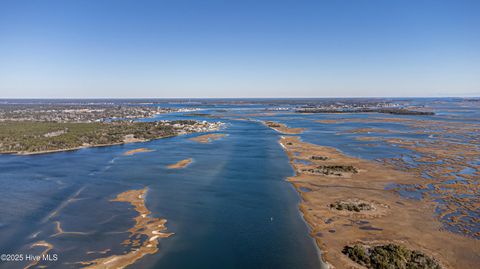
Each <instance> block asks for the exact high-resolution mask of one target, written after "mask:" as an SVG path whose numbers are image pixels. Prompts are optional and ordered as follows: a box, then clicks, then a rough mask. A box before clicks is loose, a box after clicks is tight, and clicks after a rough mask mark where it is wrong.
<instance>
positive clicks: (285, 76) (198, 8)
mask: <svg viewBox="0 0 480 269" xmlns="http://www.w3.org/2000/svg"><path fill="white" fill-rule="evenodd" d="M479 10H480V2H479V1H469V0H462V1H449V0H441V1H433V0H426V1H400V2H393V1H341V2H340V1H248V0H247V1H228V2H223V1H213V0H209V1H201V2H199V1H182V2H179V1H142V2H141V4H140V3H139V2H137V1H110V0H107V1H101V2H99V1H52V0H46V1H32V0H25V1H24V0H20V1H2V3H0V39H1V40H2V42H0V59H1V60H0V98H336V97H338V98H347V97H352V98H357V97H365V98H371V97H387V98H390V97H400V98H404V97H476V96H480V78H479V75H478V74H480V49H479V48H480V32H479V31H478V27H479V26H480V17H479V16H478V11H479Z"/></svg>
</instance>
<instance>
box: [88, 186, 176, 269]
mask: <svg viewBox="0 0 480 269" xmlns="http://www.w3.org/2000/svg"><path fill="white" fill-rule="evenodd" d="M146 193H147V188H144V189H141V190H130V191H126V192H122V193H120V194H119V195H117V197H116V198H115V199H113V200H112V201H113V202H126V203H130V204H131V205H132V206H133V208H134V209H135V211H137V213H138V216H136V217H135V225H134V226H133V227H132V228H130V229H129V230H128V231H129V232H130V237H129V238H128V239H127V240H125V241H124V242H123V243H122V244H123V245H124V246H125V247H126V248H127V249H128V252H125V253H124V254H118V255H111V256H108V257H105V258H98V259H95V260H92V261H86V262H80V264H82V265H85V266H86V267H84V268H88V269H100V268H101V269H106V268H109V269H119V268H125V267H127V266H128V265H131V264H133V263H135V262H136V261H137V260H139V259H141V258H142V257H143V256H145V255H148V254H154V253H156V252H157V251H158V244H159V243H158V239H160V238H165V237H169V236H171V235H172V234H173V233H165V232H163V231H165V230H166V229H167V228H166V227H165V223H166V222H167V220H165V219H160V218H154V217H152V216H150V215H151V212H150V210H148V208H147V207H146V206H145V196H146Z"/></svg>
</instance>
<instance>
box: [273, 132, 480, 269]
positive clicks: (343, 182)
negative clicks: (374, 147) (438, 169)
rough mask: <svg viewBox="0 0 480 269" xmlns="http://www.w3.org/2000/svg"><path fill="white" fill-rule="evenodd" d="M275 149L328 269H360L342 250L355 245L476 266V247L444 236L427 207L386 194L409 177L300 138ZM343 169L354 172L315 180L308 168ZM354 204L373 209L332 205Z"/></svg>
mask: <svg viewBox="0 0 480 269" xmlns="http://www.w3.org/2000/svg"><path fill="white" fill-rule="evenodd" d="M279 144H280V145H281V146H282V148H283V149H284V151H285V152H286V153H287V155H288V158H289V162H290V165H291V166H292V168H293V170H294V173H295V175H294V176H292V177H289V178H288V179H287V181H288V182H290V183H291V184H292V186H293V187H294V188H295V190H296V191H297V192H298V194H299V196H300V198H301V199H300V203H299V212H300V213H301V215H302V217H303V219H304V220H305V221H306V223H307V225H308V226H309V228H310V229H309V232H310V236H311V237H312V239H313V240H315V242H316V245H317V247H318V248H319V249H320V255H321V256H320V259H321V260H322V261H324V262H325V263H326V264H327V265H328V266H329V268H364V267H362V266H360V265H359V264H357V263H355V262H353V261H352V260H350V259H349V258H348V257H347V256H346V255H345V254H343V253H342V249H343V248H344V247H345V246H349V245H352V244H357V243H361V244H366V245H379V244H388V243H393V244H398V245H401V246H405V247H407V248H409V249H411V250H418V251H420V252H422V253H426V254H427V255H429V256H430V257H433V258H434V259H435V260H436V261H438V262H439V264H440V265H441V266H442V268H472V269H473V268H475V264H477V262H478V261H479V260H480V256H479V255H478V254H475V253H476V249H478V246H477V244H476V243H477V242H475V240H473V239H470V238H466V237H463V236H460V235H457V234H453V233H450V232H446V231H443V230H442V229H441V224H440V223H439V222H438V221H437V220H436V219H435V218H434V212H433V207H432V205H431V203H430V202H429V201H410V200H406V199H403V198H401V197H400V196H399V195H398V194H396V193H394V192H393V191H387V190H385V189H384V186H385V184H386V183H387V182H396V183H406V182H414V181H415V180H416V179H415V178H414V177H412V176H411V175H408V174H406V173H402V172H399V171H392V170H391V169H388V168H384V167H382V166H380V165H378V164H375V163H372V162H370V161H367V160H363V159H357V158H354V157H350V156H346V155H344V154H343V153H341V152H339V151H338V150H336V149H334V148H330V147H323V146H319V145H315V144H310V143H306V142H303V141H301V140H300V139H299V137H281V138H280V141H279ZM313 156H316V159H313ZM320 157H322V158H320ZM323 157H326V158H327V159H323ZM295 160H302V161H308V162H309V163H308V164H305V163H297V162H296V161H295ZM346 163H348V164H352V165H353V166H354V167H356V168H357V170H352V171H350V170H348V169H347V170H346V171H343V172H341V173H340V175H337V174H335V173H333V174H330V173H329V172H327V171H325V170H322V169H316V170H314V172H315V173H318V174H311V173H310V170H312V168H311V167H312V166H315V165H318V164H324V167H327V166H326V165H325V164H332V166H331V167H338V166H342V165H343V166H345V167H347V166H346ZM333 165H335V166H333ZM317 167H318V166H317ZM317 170H318V171H317ZM355 171H357V172H355ZM355 199H356V200H358V201H366V202H367V203H370V205H371V206H372V207H371V208H373V209H372V210H371V211H361V212H355V211H352V212H348V211H347V210H341V211H340V210H335V209H332V204H333V203H335V201H339V200H340V201H347V202H352V201H354V200H355ZM329 205H330V206H329ZM412 227H416V228H415V229H412ZM452 241H453V242H452ZM477 253H478V252H477Z"/></svg>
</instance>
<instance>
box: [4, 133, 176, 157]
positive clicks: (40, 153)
mask: <svg viewBox="0 0 480 269" xmlns="http://www.w3.org/2000/svg"><path fill="white" fill-rule="evenodd" d="M180 135H184V134H178V135H169V136H162V137H159V138H154V139H145V140H139V141H127V142H118V143H109V144H98V145H88V146H79V147H74V148H66V149H52V150H43V151H32V152H29V151H13V152H0V155H16V156H30V155H42V154H52V153H59V152H69V151H76V150H81V149H88V148H101V147H110V146H120V145H127V144H133V143H145V142H150V141H155V140H159V139H163V138H170V137H176V136H180Z"/></svg>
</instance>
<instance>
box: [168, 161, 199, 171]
mask: <svg viewBox="0 0 480 269" xmlns="http://www.w3.org/2000/svg"><path fill="white" fill-rule="evenodd" d="M192 161H193V159H192V158H189V159H185V160H181V161H178V162H176V163H174V164H170V165H169V166H167V167H168V168H169V169H180V168H185V167H187V166H188V165H189V164H190V163H192Z"/></svg>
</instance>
